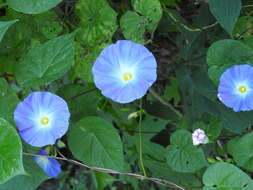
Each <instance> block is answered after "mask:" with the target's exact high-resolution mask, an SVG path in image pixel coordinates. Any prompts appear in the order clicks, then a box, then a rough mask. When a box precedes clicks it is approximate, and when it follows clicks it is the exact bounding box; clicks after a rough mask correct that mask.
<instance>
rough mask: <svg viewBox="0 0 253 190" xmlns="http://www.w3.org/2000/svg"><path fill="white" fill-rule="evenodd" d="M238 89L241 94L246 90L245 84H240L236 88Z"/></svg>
mask: <svg viewBox="0 0 253 190" xmlns="http://www.w3.org/2000/svg"><path fill="white" fill-rule="evenodd" d="M238 91H239V92H240V93H242V94H243V93H245V92H246V91H247V88H246V86H240V87H239V88H238Z"/></svg>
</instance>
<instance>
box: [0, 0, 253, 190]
mask: <svg viewBox="0 0 253 190" xmlns="http://www.w3.org/2000/svg"><path fill="white" fill-rule="evenodd" d="M252 13H253V3H252V2H251V1H250V0H209V1H206V0H192V1H184V0H96V1H95V0H1V1H0V41H1V42H0V190H13V189H20V188H21V187H22V188H21V189H22V190H35V189H39V190H44V189H45V190H47V189H56V190H71V189H73V190H81V189H82V190H85V189H91V190H93V189H99V190H102V189H112V190H116V189H121V190H122V189H126V190H128V189H145V190H146V189H150V190H158V189H159V190H163V189H171V190H172V189H180V188H181V190H201V189H203V190H224V189H229V190H238V189H240V190H252V189H253V181H252V179H251V176H252V171H253V166H252V164H253V161H252V160H253V149H252V146H253V134H252V124H253V117H252V114H253V112H252V111H249V112H237V113H235V112H233V111H232V110H231V109H229V108H227V107H225V106H224V105H223V104H222V103H221V102H220V101H219V100H218V98H217V86H218V84H219V78H220V76H221V74H222V73H223V72H224V71H225V70H226V69H227V68H228V67H230V66H232V65H240V64H250V65H253V17H252ZM120 39H127V40H131V41H134V42H138V43H141V44H143V45H145V46H146V47H147V48H148V49H149V50H150V51H151V52H153V54H154V55H155V57H156V59H157V63H158V70H157V73H158V79H157V81H156V83H155V84H154V85H153V86H152V88H151V89H150V91H149V92H148V93H147V94H146V96H145V97H144V98H142V100H141V101H140V100H138V101H135V102H132V103H130V104H125V105H122V104H118V103H115V102H112V101H111V100H109V99H106V98H105V97H103V96H102V95H101V93H100V92H99V90H98V89H96V88H95V85H94V83H93V77H92V73H91V68H92V64H93V62H94V61H95V60H96V58H97V56H98V55H99V53H100V52H101V51H102V50H103V48H105V47H106V46H108V45H110V44H112V43H113V42H115V41H117V40H120ZM33 91H50V92H53V93H55V94H58V95H59V96H61V97H62V98H64V99H65V100H66V101H67V103H68V106H69V109H70V112H71V121H70V126H69V130H68V132H67V134H66V135H65V136H64V137H63V138H62V139H60V140H58V142H57V144H56V145H54V146H51V147H46V149H47V150H49V151H50V153H51V155H57V151H60V152H62V153H63V155H64V156H66V157H67V158H68V159H74V160H78V161H80V162H82V163H83V164H87V165H89V166H94V167H98V168H106V169H111V170H116V171H118V172H128V173H132V174H141V175H142V174H143V172H144V171H143V167H142V164H143V165H144V168H145V171H146V175H147V177H155V178H159V179H164V180H167V181H170V182H171V184H169V185H168V184H167V186H166V185H165V186H164V184H163V185H159V184H158V183H153V182H151V181H149V180H145V179H144V180H139V179H137V178H135V177H129V176H125V175H112V174H108V172H105V173H102V172H97V171H93V170H88V169H86V168H83V167H80V166H76V165H73V164H71V163H68V162H64V161H61V164H62V169H63V172H62V173H61V175H60V176H58V177H57V179H48V177H47V176H46V175H45V174H44V172H43V171H42V170H41V169H40V168H39V167H38V166H37V165H36V164H35V162H34V160H33V159H32V158H31V157H29V156H27V155H25V154H24V153H36V152H37V151H38V149H37V148H34V147H31V146H29V145H27V144H25V143H24V142H22V141H21V139H20V137H19V135H18V132H17V130H16V126H15V123H14V121H13V112H14V110H15V107H16V105H17V104H18V103H19V102H20V101H22V100H23V99H24V98H25V97H26V96H27V95H28V94H29V93H31V92H33ZM140 128H141V129H140ZM197 128H200V129H203V130H204V131H205V132H206V133H207V136H208V138H209V140H210V142H209V143H208V144H206V145H200V146H198V147H196V146H193V144H192V137H191V133H192V132H193V131H194V130H195V129H197ZM58 156H59V154H58ZM140 159H141V160H142V162H140ZM172 183H173V184H172ZM175 184H177V185H175Z"/></svg>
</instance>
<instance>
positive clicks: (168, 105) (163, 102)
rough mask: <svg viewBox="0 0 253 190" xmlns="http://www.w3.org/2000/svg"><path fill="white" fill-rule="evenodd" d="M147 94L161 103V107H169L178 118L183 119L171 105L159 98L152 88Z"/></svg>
mask: <svg viewBox="0 0 253 190" xmlns="http://www.w3.org/2000/svg"><path fill="white" fill-rule="evenodd" d="M149 92H150V93H151V94H152V95H153V96H154V97H155V98H156V99H157V100H158V101H159V102H161V103H162V104H163V105H165V106H167V107H169V108H170V109H171V110H172V111H173V112H174V113H175V114H176V115H177V116H178V117H180V118H181V117H183V115H182V114H181V113H180V112H179V111H178V110H176V109H175V108H174V107H173V106H172V105H171V104H169V103H168V102H166V101H165V100H164V99H163V98H162V97H161V96H159V95H158V94H157V93H156V92H155V91H154V90H153V88H152V87H151V88H149Z"/></svg>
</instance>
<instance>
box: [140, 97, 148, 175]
mask: <svg viewBox="0 0 253 190" xmlns="http://www.w3.org/2000/svg"><path fill="white" fill-rule="evenodd" d="M140 110H142V99H140ZM141 120H142V111H140V117H139V159H140V166H141V169H142V172H143V174H144V176H145V177H147V173H146V170H145V166H144V163H143V158H142V134H141Z"/></svg>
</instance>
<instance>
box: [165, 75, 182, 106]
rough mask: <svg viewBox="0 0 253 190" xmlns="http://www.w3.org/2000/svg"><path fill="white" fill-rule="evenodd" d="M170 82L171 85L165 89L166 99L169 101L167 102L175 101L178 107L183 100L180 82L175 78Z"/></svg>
mask: <svg viewBox="0 0 253 190" xmlns="http://www.w3.org/2000/svg"><path fill="white" fill-rule="evenodd" d="M170 81H171V84H170V85H167V86H166V88H165V92H164V98H165V99H167V101H169V100H171V99H173V100H174V105H177V104H178V103H179V102H180V100H181V97H180V91H179V81H178V79H177V78H175V77H172V78H171V79H170Z"/></svg>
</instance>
